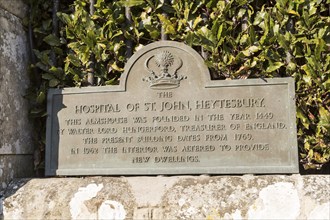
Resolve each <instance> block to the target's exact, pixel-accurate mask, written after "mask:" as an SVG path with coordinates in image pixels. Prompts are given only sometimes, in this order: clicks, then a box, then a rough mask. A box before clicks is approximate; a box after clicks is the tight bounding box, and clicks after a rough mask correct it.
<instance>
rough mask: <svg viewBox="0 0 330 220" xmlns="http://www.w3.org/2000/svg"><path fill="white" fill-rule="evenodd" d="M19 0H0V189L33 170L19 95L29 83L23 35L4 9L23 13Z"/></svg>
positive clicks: (23, 104) (25, 110)
mask: <svg viewBox="0 0 330 220" xmlns="http://www.w3.org/2000/svg"><path fill="white" fill-rule="evenodd" d="M20 2H21V1H8V0H0V85H1V86H0V137H1V138H0V159H1V165H0V166H1V170H0V174H1V175H0V192H1V191H2V190H3V189H4V186H5V185H6V184H8V183H9V181H10V180H11V178H12V177H26V176H27V175H26V174H31V173H32V171H33V163H31V159H32V154H33V144H32V135H31V131H32V127H31V124H30V122H29V120H28V103H27V100H25V99H24V97H23V96H24V95H25V92H26V89H27V88H28V84H29V78H28V74H27V73H28V70H27V67H28V48H27V37H26V33H25V31H24V29H23V25H22V24H21V19H20V18H18V17H17V16H15V15H13V14H11V13H9V12H8V11H10V10H9V8H10V9H12V10H13V11H15V13H18V12H23V9H22V8H20V7H21V6H22V5H23V3H20ZM13 155H17V157H14V156H13ZM24 155H26V156H24ZM22 158H23V159H22ZM18 163H19V164H18ZM10 164H11V165H12V166H10ZM21 174H22V175H21ZM30 177H31V176H30Z"/></svg>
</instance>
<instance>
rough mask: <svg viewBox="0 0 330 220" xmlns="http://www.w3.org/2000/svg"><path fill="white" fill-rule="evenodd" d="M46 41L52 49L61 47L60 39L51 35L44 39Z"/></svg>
mask: <svg viewBox="0 0 330 220" xmlns="http://www.w3.org/2000/svg"><path fill="white" fill-rule="evenodd" d="M44 41H45V42H46V43H47V44H49V45H50V46H52V47H56V46H60V45H61V41H60V39H59V38H58V37H56V36H55V35H53V34H49V35H47V36H46V37H45V38H44Z"/></svg>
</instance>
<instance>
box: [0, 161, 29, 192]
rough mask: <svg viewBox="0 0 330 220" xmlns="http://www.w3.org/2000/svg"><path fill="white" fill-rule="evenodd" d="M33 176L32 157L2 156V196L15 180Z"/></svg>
mask: <svg viewBox="0 0 330 220" xmlns="http://www.w3.org/2000/svg"><path fill="white" fill-rule="evenodd" d="M31 176H33V156H32V155H0V194H2V193H1V192H2V191H3V190H4V189H6V187H7V185H8V183H9V182H10V181H11V180H12V179H13V178H26V177H31Z"/></svg>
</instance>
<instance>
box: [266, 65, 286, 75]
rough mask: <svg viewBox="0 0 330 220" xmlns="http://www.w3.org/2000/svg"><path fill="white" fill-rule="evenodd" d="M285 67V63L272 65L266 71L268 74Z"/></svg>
mask: <svg viewBox="0 0 330 220" xmlns="http://www.w3.org/2000/svg"><path fill="white" fill-rule="evenodd" d="M283 65H284V63H282V62H274V63H270V65H269V66H268V67H267V69H266V72H267V73H270V72H274V71H275V70H278V69H279V68H280V67H281V66H283Z"/></svg>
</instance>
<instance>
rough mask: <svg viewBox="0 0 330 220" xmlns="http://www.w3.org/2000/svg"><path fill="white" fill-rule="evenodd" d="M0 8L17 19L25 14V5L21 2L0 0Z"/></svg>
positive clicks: (18, 0) (19, 0)
mask: <svg viewBox="0 0 330 220" xmlns="http://www.w3.org/2000/svg"><path fill="white" fill-rule="evenodd" d="M0 8H2V9H4V10H6V11H8V12H9V13H11V14H13V15H15V16H17V17H19V18H24V16H26V13H27V5H26V4H24V2H23V1H22V0H0Z"/></svg>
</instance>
